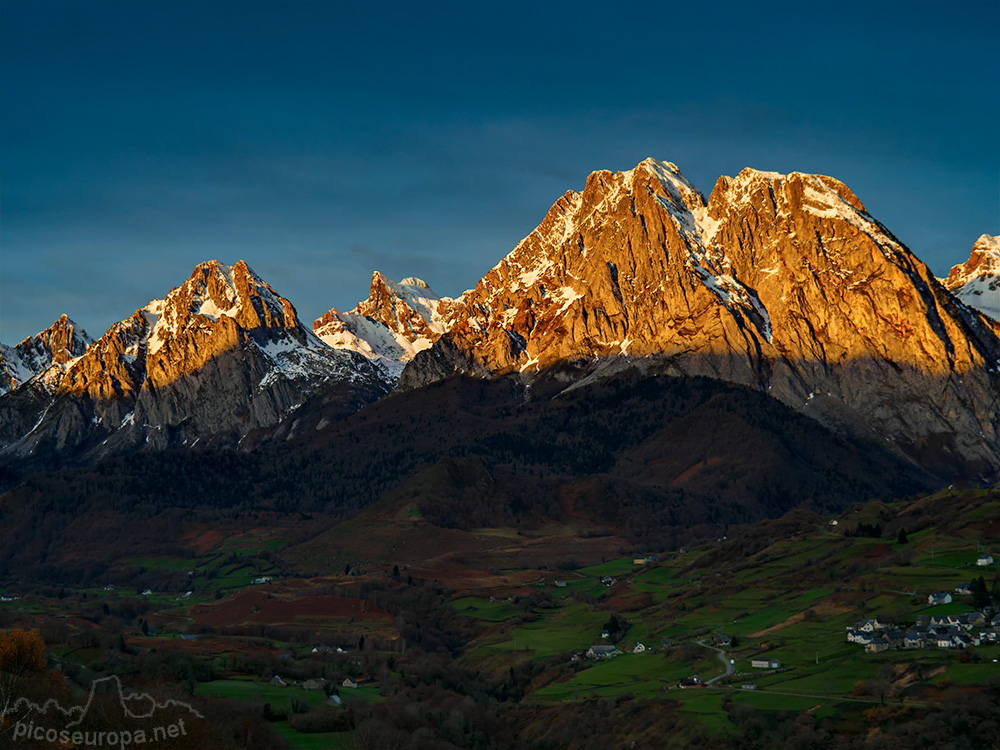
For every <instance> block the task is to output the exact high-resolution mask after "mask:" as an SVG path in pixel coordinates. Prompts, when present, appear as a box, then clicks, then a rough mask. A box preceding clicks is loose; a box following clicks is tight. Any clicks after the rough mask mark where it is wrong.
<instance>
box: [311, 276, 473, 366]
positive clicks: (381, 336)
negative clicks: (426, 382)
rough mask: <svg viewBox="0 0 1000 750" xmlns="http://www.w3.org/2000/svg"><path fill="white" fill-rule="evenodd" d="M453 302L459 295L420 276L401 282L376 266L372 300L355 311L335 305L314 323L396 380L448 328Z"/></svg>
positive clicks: (328, 338) (338, 345)
mask: <svg viewBox="0 0 1000 750" xmlns="http://www.w3.org/2000/svg"><path fill="white" fill-rule="evenodd" d="M454 307H455V303H454V300H452V299H450V298H448V297H443V298H442V297H439V296H438V295H437V294H436V293H435V292H434V291H433V290H432V289H431V288H430V287H429V286H427V283H426V282H425V281H423V280H421V279H418V278H415V277H409V278H405V279H403V280H402V281H400V282H399V283H398V284H397V283H396V282H393V281H391V280H390V279H388V278H387V277H386V276H384V275H383V274H381V273H379V272H378V271H376V272H375V273H373V274H372V282H371V290H370V291H369V293H368V298H367V299H365V300H364V301H362V302H359V303H358V304H357V306H355V308H354V309H353V310H351V311H350V312H346V313H342V312H340V311H339V310H337V309H336V308H332V309H331V310H330V311H329V312H327V313H325V314H324V315H323V316H322V317H320V318H318V319H317V320H315V321H314V322H313V332H314V333H315V334H316V335H317V336H318V337H319V338H320V339H321V340H322V341H324V342H325V343H327V344H329V345H330V346H332V347H334V348H335V349H347V350H350V351H355V352H358V353H359V354H361V355H363V356H364V357H366V358H368V359H370V360H371V361H372V362H374V363H375V364H376V365H377V366H378V367H379V368H380V369H381V370H382V371H383V372H384V373H385V374H386V377H387V379H389V380H390V381H391V382H392V383H395V381H396V380H397V379H398V378H399V374H400V373H401V372H402V371H403V366H404V364H405V363H406V362H409V361H410V360H411V359H413V357H414V355H416V353H417V352H420V351H423V350H425V349H427V348H428V347H430V345H431V344H433V343H434V342H435V341H437V340H438V338H440V336H441V334H442V333H444V331H445V330H446V329H447V326H448V320H447V316H448V314H449V313H450V312H451V311H452V310H453V309H454Z"/></svg>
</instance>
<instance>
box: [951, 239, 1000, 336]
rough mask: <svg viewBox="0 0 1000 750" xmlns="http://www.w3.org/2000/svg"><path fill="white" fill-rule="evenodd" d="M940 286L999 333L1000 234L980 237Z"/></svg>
mask: <svg viewBox="0 0 1000 750" xmlns="http://www.w3.org/2000/svg"><path fill="white" fill-rule="evenodd" d="M941 283H942V284H944V286H945V287H946V288H947V289H949V290H951V293H952V294H954V295H955V296H956V297H958V298H959V299H960V300H962V302H964V303H965V304H967V305H968V306H969V307H972V308H975V309H976V310H979V311H980V312H981V313H983V314H984V315H985V316H987V317H988V318H989V320H990V322H991V324H993V328H994V329H995V330H997V331H998V332H1000V235H996V236H991V235H988V234H984V235H982V236H981V237H980V238H979V239H978V240H976V244H974V245H973V246H972V254H971V255H970V256H969V259H968V260H967V261H965V263H961V264H959V265H957V266H953V267H952V269H951V272H950V273H949V274H948V278H946V279H942V280H941Z"/></svg>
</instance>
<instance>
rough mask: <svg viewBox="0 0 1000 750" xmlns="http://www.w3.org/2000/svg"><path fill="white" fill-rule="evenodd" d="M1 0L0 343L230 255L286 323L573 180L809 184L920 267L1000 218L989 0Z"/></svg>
mask: <svg viewBox="0 0 1000 750" xmlns="http://www.w3.org/2000/svg"><path fill="white" fill-rule="evenodd" d="M873 5H874V7H869V4H867V3H865V4H862V3H857V4H855V3H838V4H813V3H802V2H797V3H755V4H749V3H736V2H715V3H666V2H656V3H652V2H650V3H629V2H621V1H619V2H616V3H611V2H607V0H605V1H604V2H600V3H596V2H573V3H563V2H543V1H541V0H535V2H530V3H529V2H525V3H522V2H511V1H508V2H503V3H486V2H473V1H472V0H469V1H468V2H433V1H426V2H419V1H418V0H410V1H409V2H361V1H360V0H358V1H352V2H332V1H327V2H306V1H303V0H282V1H281V2H245V1H243V0H215V1H214V2H212V1H208V0H190V1H188V0H174V1H173V2H159V1H157V0H141V1H140V0H128V1H127V2H105V1H103V0H73V1H72V2H49V1H48V0H0V76H2V78H0V103H2V111H0V149H2V152H0V179H2V188H0V190H2V192H0V339H2V340H3V341H4V343H8V344H13V343H16V342H17V341H19V340H20V339H21V338H23V337H24V336H27V335H30V334H32V333H34V332H36V331H38V330H40V329H42V328H44V327H46V326H48V325H49V324H50V323H51V322H52V321H53V320H54V319H55V318H56V317H57V316H58V315H59V314H60V313H62V312H66V313H68V314H69V315H70V316H71V317H72V318H74V319H75V320H76V321H77V322H78V323H80V324H81V325H83V326H84V327H85V328H86V329H87V330H88V332H89V333H90V334H91V335H92V336H94V337H97V336H99V335H101V334H103V333H104V331H105V330H106V329H107V327H108V326H109V325H110V324H111V323H113V322H114V321H115V320H120V319H122V318H125V317H127V316H128V315H129V314H131V312H132V311H133V310H135V309H136V308H138V307H140V306H142V305H144V304H145V303H146V302H147V301H149V300H150V299H152V298H154V297H162V296H163V295H164V294H166V292H167V291H168V290H169V289H170V288H171V287H173V286H176V285H177V284H179V283H181V282H182V281H183V280H184V279H185V278H186V277H187V276H188V274H189V273H190V272H191V269H192V268H193V267H194V265H195V264H196V263H198V262H200V261H202V260H208V259H211V258H218V259H219V260H222V261H224V262H228V263H232V262H235V261H236V260H237V259H239V258H243V259H245V260H246V261H247V262H248V263H249V264H250V265H251V266H252V267H253V268H254V269H255V270H256V271H257V272H258V273H260V274H261V275H262V276H263V277H264V278H265V279H266V280H268V281H269V282H270V283H271V285H272V286H274V287H275V289H276V290H277V291H278V292H279V293H281V294H283V295H284V296H286V297H288V298H289V299H291V300H292V302H293V303H294V304H295V305H296V307H297V308H298V311H299V315H300V317H301V318H302V320H303V321H304V322H305V323H306V324H307V325H308V324H309V323H310V322H311V321H312V319H313V318H315V317H317V316H318V315H320V314H321V313H323V312H324V311H325V310H327V309H328V308H329V307H330V306H332V305H336V306H337V307H339V308H341V309H348V308H350V307H353V305H354V304H355V303H356V302H357V301H359V300H360V299H363V298H364V297H365V296H366V294H367V290H368V282H369V279H370V276H371V272H372V271H373V270H376V269H377V270H380V271H383V272H385V273H387V274H388V275H390V276H391V277H393V278H396V279H399V278H400V277H403V276H410V275H416V276H421V277H423V278H424V279H426V280H427V281H428V282H429V283H430V284H431V286H432V287H433V288H434V289H435V290H437V291H438V292H440V293H442V294H449V295H457V294H460V293H461V292H462V291H463V290H464V289H466V288H468V287H471V286H473V285H475V283H476V282H477V281H478V279H479V277H480V276H481V275H482V274H483V273H484V272H485V271H486V270H488V269H489V268H490V267H492V266H493V265H494V264H495V263H496V262H497V261H498V260H499V259H500V258H501V257H502V256H503V255H505V254H506V253H507V252H509V251H510V250H511V249H512V248H513V246H514V245H515V244H516V243H517V242H518V241H519V240H520V239H521V238H522V237H524V236H525V235H527V234H528V233H529V232H530V231H531V230H532V229H533V228H534V227H535V226H536V225H537V223H538V222H539V221H540V220H541V218H542V217H543V216H544V215H545V212H546V211H547V210H548V208H549V206H550V205H551V204H552V203H553V202H554V201H555V200H556V199H557V198H558V197H559V196H560V195H562V194H563V193H564V192H565V191H566V190H567V189H577V190H578V189H581V188H582V187H583V184H584V181H585V179H586V176H587V174H588V173H589V172H591V171H593V170H595V169H613V170H620V169H630V168H632V167H634V166H635V165H636V164H637V163H638V162H639V161H641V160H642V159H643V158H645V157H647V156H652V157H655V158H657V159H665V160H669V161H673V162H675V163H677V164H678V166H680V168H681V170H682V171H683V172H684V173H685V175H687V177H688V178H689V179H690V180H692V181H693V182H694V183H695V184H696V185H698V186H699V187H700V188H701V190H702V191H703V192H704V193H705V194H706V195H707V194H708V193H709V192H710V191H711V189H712V186H713V185H714V183H715V180H716V178H717V177H718V176H719V175H721V174H736V173H737V172H739V170H740V169H742V168H743V167H746V166H752V167H755V168H758V169H766V170H774V171H779V172H789V171H793V170H798V171H803V172H818V173H823V174H829V175H832V176H834V177H837V178H838V179H841V180H843V181H844V182H845V183H847V184H848V185H849V186H850V187H851V188H852V189H853V190H854V191H855V193H857V194H858V196H859V197H860V198H861V199H862V200H863V201H864V202H865V204H866V205H867V207H868V208H869V210H870V211H871V212H872V213H873V214H874V215H875V216H876V217H877V218H879V219H880V220H881V221H882V222H883V223H885V224H886V225H887V226H888V227H889V228H890V229H891V230H892V231H893V232H894V233H895V234H896V235H897V236H898V237H899V238H900V239H901V240H902V241H903V242H905V243H906V244H908V245H909V246H910V248H911V249H912V250H914V252H916V253H917V255H918V256H920V257H921V258H922V259H924V260H925V261H926V262H927V263H929V264H930V266H931V268H932V269H933V270H934V271H935V272H936V273H938V274H939V275H942V274H944V273H946V272H947V269H948V267H949V266H950V265H952V264H953V263H957V262H960V261H963V260H965V259H966V258H967V257H968V254H969V250H970V248H971V246H972V243H973V242H974V241H975V239H976V238H977V237H978V236H979V235H980V234H982V233H984V232H986V233H990V234H996V233H998V232H1000V195H998V183H1000V136H998V132H1000V131H998V122H1000V118H998V115H1000V64H998V59H997V47H996V34H997V30H998V29H1000V3H997V2H995V1H994V0H989V1H985V2H968V3H961V2H959V3H954V2H953V3H949V4H947V5H946V4H942V3H934V4H931V3H922V2H905V3H904V2H900V3H895V2H892V3H874V4H873Z"/></svg>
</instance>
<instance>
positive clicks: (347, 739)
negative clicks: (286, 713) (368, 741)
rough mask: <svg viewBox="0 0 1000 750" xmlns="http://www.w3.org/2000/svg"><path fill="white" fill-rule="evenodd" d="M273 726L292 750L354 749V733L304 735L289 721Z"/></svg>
mask: <svg viewBox="0 0 1000 750" xmlns="http://www.w3.org/2000/svg"><path fill="white" fill-rule="evenodd" d="M271 726H272V727H273V728H274V729H275V731H277V732H278V734H280V735H281V736H282V737H284V738H285V739H286V740H287V741H288V747H289V748H290V750H352V748H353V747H354V732H317V733H315V734H303V733H302V732H297V731H295V730H294V729H292V728H291V727H290V726H289V724H288V722H287V721H279V722H276V723H274V724H272V725H271Z"/></svg>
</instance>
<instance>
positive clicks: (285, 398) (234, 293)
mask: <svg viewBox="0 0 1000 750" xmlns="http://www.w3.org/2000/svg"><path fill="white" fill-rule="evenodd" d="M321 386H322V387H324V388H326V389H330V388H333V389H337V388H339V390H338V391H337V395H336V398H333V397H331V399H332V401H333V402H336V403H337V404H342V405H344V408H346V409H348V410H352V409H354V408H358V406H359V405H360V404H361V403H364V402H366V401H367V400H370V399H371V398H374V397H376V396H377V395H381V394H382V393H384V392H385V382H384V379H383V378H382V377H381V376H380V374H379V373H378V371H377V370H376V369H375V368H373V367H372V366H371V364H370V363H368V362H367V361H366V360H364V359H363V358H361V357H358V356H357V355H356V354H354V353H352V352H345V351H336V350H334V349H331V348H330V347H329V346H327V345H326V344H324V343H323V342H322V341H320V340H319V339H318V338H317V337H316V336H315V335H314V334H313V333H312V332H311V331H308V330H306V329H305V328H304V327H303V326H302V325H301V324H300V323H299V320H298V317H297V315H296V312H295V308H294V307H293V306H292V304H291V302H289V301H288V300H287V299H285V298H284V297H282V296H281V295H279V294H278V293H277V292H276V291H275V290H274V289H273V288H272V287H271V286H270V285H269V284H268V283H267V282H266V281H264V280H263V279H261V277H260V276H258V275H257V274H256V273H254V271H253V270H252V269H251V268H250V267H249V266H248V265H247V264H246V263H245V262H243V261H239V262H237V263H236V264H235V265H232V266H228V265H226V264H224V263H220V262H218V261H214V260H213V261H208V262H205V263H200V264H198V265H197V266H196V267H195V269H194V271H193V272H192V273H191V275H190V276H189V277H188V278H187V280H185V281H184V283H182V284H181V285H180V286H178V287H175V288H174V289H172V290H170V292H169V293H168V294H167V295H166V296H165V297H164V298H163V299H155V300H153V301H151V302H150V303H149V304H147V305H146V306H145V307H143V308H141V309H139V310H136V311H135V313H133V314H132V315H131V316H130V317H128V318H126V319H125V320H123V321H120V322H119V323H116V324H114V325H113V326H111V328H110V329H109V330H108V331H107V332H106V333H105V334H104V335H103V336H102V337H101V338H100V339H98V340H97V341H96V342H94V343H93V344H92V345H91V346H90V347H89V348H88V349H87V350H86V352H84V353H83V355H82V356H80V357H78V358H76V359H74V360H71V361H70V362H68V363H67V365H66V367H65V374H63V375H62V377H61V379H60V380H59V381H58V388H57V389H53V391H54V392H53V393H52V400H51V401H49V400H46V399H39V398H33V399H21V403H20V405H19V407H18V408H16V409H11V411H10V416H9V418H7V419H5V420H0V428H2V432H3V434H2V435H0V437H2V438H3V439H4V440H5V441H8V445H7V446H6V448H5V447H4V446H0V449H6V450H9V451H13V452H16V453H20V454H22V455H23V454H27V453H30V452H31V451H33V450H34V449H35V447H36V445H37V444H38V442H39V441H46V440H52V439H54V443H55V445H56V446H57V447H58V448H63V447H77V446H87V445H90V444H93V446H92V449H93V450H94V451H96V452H97V453H98V454H100V453H103V452H114V451H117V450H123V449H126V450H131V449H133V448H135V447H139V446H149V447H152V448H164V447H168V446H172V445H185V444H195V443H198V442H202V444H211V443H212V442H217V441H219V442H222V443H223V444H235V443H236V442H237V441H238V440H240V439H242V437H243V436H245V435H246V434H247V433H248V432H249V431H251V430H254V429H256V428H261V427H269V426H272V425H275V424H277V423H278V422H279V421H281V420H282V419H283V418H284V417H285V416H286V415H288V414H289V413H290V412H292V411H294V410H295V409H297V408H298V407H299V406H300V405H301V404H302V403H303V402H304V401H305V400H306V398H307V397H309V396H310V394H312V393H313V392H314V391H316V390H317V389H318V388H320V387H321ZM338 408H339V407H338ZM31 424H34V425H35V428H31V429H30V431H27V434H26V429H25V428H26V426H27V427H29V428H30V425H31ZM98 438H100V439H98Z"/></svg>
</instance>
